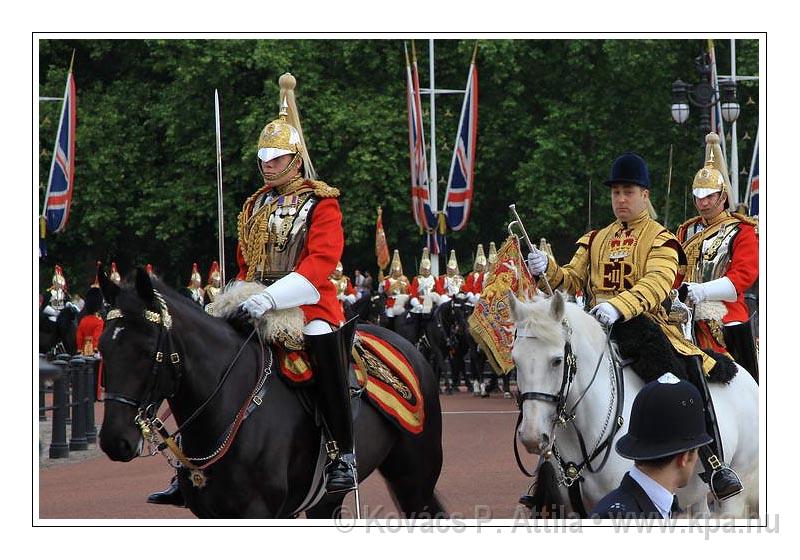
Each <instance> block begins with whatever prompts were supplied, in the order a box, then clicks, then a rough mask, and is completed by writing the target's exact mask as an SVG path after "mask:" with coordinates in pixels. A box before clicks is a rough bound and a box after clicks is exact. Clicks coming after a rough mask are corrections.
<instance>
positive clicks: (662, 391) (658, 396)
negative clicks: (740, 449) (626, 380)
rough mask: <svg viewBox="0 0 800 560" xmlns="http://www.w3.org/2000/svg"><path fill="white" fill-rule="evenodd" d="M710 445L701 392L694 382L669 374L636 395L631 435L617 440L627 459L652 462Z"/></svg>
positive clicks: (630, 427)
mask: <svg viewBox="0 0 800 560" xmlns="http://www.w3.org/2000/svg"><path fill="white" fill-rule="evenodd" d="M709 442H711V436H709V435H708V433H707V432H706V421H705V412H704V411H703V400H702V397H701V396H700V392H699V391H698V390H697V389H696V388H695V387H694V385H692V384H691V383H689V382H687V381H682V380H680V379H678V378H677V377H675V376H674V375H673V374H671V373H665V374H664V375H662V376H661V377H659V378H658V379H657V380H655V381H651V382H650V383H648V384H647V385H645V386H644V387H643V388H642V389H641V390H640V391H639V393H638V394H637V395H636V398H635V399H634V400H633V407H632V408H631V419H630V422H629V424H628V433H627V434H625V435H624V436H622V437H621V438H620V439H619V440H618V441H617V444H616V449H617V453H619V454H620V455H622V456H623V457H625V458H626V459H633V460H635V461H648V460H653V459H660V458H662V457H669V456H670V455H675V454H677V453H683V452H684V451H691V450H692V449H695V448H697V447H700V446H702V445H705V444H707V443H709Z"/></svg>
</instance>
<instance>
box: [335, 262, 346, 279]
mask: <svg viewBox="0 0 800 560" xmlns="http://www.w3.org/2000/svg"><path fill="white" fill-rule="evenodd" d="M343 274H344V267H343V266H342V261H339V262H337V263H336V268H334V269H333V277H334V278H336V279H339V278H341V277H342V275H343Z"/></svg>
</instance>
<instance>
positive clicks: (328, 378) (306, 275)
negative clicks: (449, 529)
mask: <svg viewBox="0 0 800 560" xmlns="http://www.w3.org/2000/svg"><path fill="white" fill-rule="evenodd" d="M279 84H280V87H281V90H280V98H279V101H280V104H281V110H280V115H279V117H278V118H277V119H275V120H273V121H271V122H269V123H267V125H266V126H265V127H264V129H263V130H262V131H261V135H260V136H259V139H258V149H257V158H258V160H257V163H258V169H259V172H260V173H261V176H262V178H263V180H264V185H263V186H262V187H261V188H260V189H258V190H257V191H256V192H255V193H254V194H253V195H252V196H250V197H249V198H248V199H247V200H246V201H245V203H244V205H243V207H242V211H241V213H240V214H239V219H238V238H239V242H238V244H237V246H236V260H237V263H238V265H239V273H238V275H237V276H236V278H237V279H238V280H242V281H248V282H259V283H261V284H263V285H264V289H263V290H261V291H259V292H258V293H256V294H254V295H252V296H250V297H249V298H247V299H246V300H245V301H244V302H243V303H242V304H241V309H242V311H243V312H244V313H246V314H247V315H249V316H250V317H252V318H254V319H257V320H258V319H261V318H262V317H263V316H264V315H265V314H267V313H270V312H274V311H281V310H289V309H292V308H297V307H299V308H300V309H301V310H302V314H303V316H304V319H305V325H304V326H303V329H302V330H303V335H304V336H303V339H304V340H303V344H304V347H305V350H306V351H307V352H308V358H309V360H310V362H311V368H312V370H313V371H314V379H315V382H314V388H315V391H314V396H315V398H316V400H317V402H318V404H319V407H320V411H321V413H322V415H323V417H324V422H323V424H324V426H325V429H324V432H325V437H326V439H327V445H326V450H327V451H328V457H329V459H330V462H329V463H328V465H327V466H326V468H325V475H326V489H327V491H328V492H342V491H348V490H351V489H353V488H354V487H355V477H354V470H355V456H354V454H353V427H352V416H351V412H350V393H349V388H348V385H347V383H348V379H347V375H348V364H349V362H348V359H349V354H350V351H351V348H350V346H349V345H350V344H351V341H352V327H354V326H355V324H354V322H351V323H348V329H341V328H340V327H341V326H342V325H343V324H344V315H343V314H342V308H341V306H340V305H339V302H338V300H337V299H336V290H335V288H334V286H333V284H332V283H331V282H330V280H328V276H329V275H330V273H331V271H332V270H333V269H334V268H335V267H336V263H337V262H338V261H339V259H341V257H342V250H343V248H344V231H343V230H342V212H341V210H340V208H339V201H338V200H337V198H338V197H339V190H338V189H336V188H333V187H330V186H328V185H327V184H326V183H324V182H323V181H319V180H317V176H316V172H315V171H314V167H313V165H312V163H311V158H310V156H309V153H308V150H307V148H306V144H305V140H304V138H303V131H302V128H301V126H300V119H299V115H298V111H297V107H296V105H295V99H294V86H295V84H296V80H295V78H294V77H293V76H292V75H291V74H284V75H283V76H281V77H280V80H279ZM344 330H348V331H349V332H348V333H346V332H343V331H344ZM175 493H177V494H178V497H175ZM148 501H149V502H151V503H170V504H178V503H182V499H181V498H180V491H179V489H177V484H175V483H173V485H172V486H170V488H169V489H168V490H166V491H164V492H161V493H156V494H153V495H151V496H150V498H148Z"/></svg>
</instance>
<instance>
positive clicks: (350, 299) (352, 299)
mask: <svg viewBox="0 0 800 560" xmlns="http://www.w3.org/2000/svg"><path fill="white" fill-rule="evenodd" d="M344 299H345V300H346V301H347V303H349V304H350V305H353V304H354V303H355V302H356V296H354V295H353V294H347V295H346V296H345V297H344Z"/></svg>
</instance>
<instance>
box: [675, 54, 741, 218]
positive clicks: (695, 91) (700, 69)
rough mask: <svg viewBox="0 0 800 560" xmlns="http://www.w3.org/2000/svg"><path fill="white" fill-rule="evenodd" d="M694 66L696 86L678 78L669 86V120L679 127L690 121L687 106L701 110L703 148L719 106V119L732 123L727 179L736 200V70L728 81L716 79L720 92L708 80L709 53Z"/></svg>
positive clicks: (737, 105)
mask: <svg viewBox="0 0 800 560" xmlns="http://www.w3.org/2000/svg"><path fill="white" fill-rule="evenodd" d="M694 66H695V69H696V70H697V73H698V74H700V81H699V82H698V83H696V84H689V83H686V82H684V81H683V80H681V79H677V80H675V81H674V82H673V83H672V106H671V112H672V119H673V120H674V121H675V122H676V123H678V124H684V123H685V122H686V121H687V120H688V119H689V113H690V107H691V106H692V105H694V106H695V107H697V108H699V109H700V126H699V128H700V131H701V133H702V135H703V136H702V145H703V146H705V137H706V135H707V134H708V133H709V132H711V111H712V110H713V108H714V107H715V106H716V105H717V104H719V109H720V113H721V114H722V119H723V120H724V121H725V122H727V123H732V127H731V138H732V145H731V154H730V156H729V157H730V158H731V161H730V162H729V163H731V169H733V173H732V176H731V177H730V179H731V183H732V188H733V193H734V197H736V198H738V183H739V181H738V176H734V175H736V170H737V167H738V164H739V161H738V157H737V155H738V154H737V147H736V119H737V118H739V111H740V106H739V103H738V101H737V100H736V75H735V68H732V70H733V72H732V73H731V76H730V77H728V79H721V80H719V89H716V88H715V87H714V84H713V83H712V81H711V63H710V58H709V55H708V53H706V52H702V53H700V56H698V57H696V58H695V59H694ZM737 202H738V200H732V201H731V204H736V203H737Z"/></svg>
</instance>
